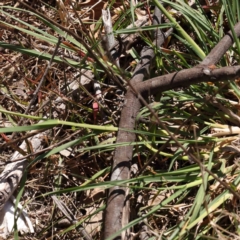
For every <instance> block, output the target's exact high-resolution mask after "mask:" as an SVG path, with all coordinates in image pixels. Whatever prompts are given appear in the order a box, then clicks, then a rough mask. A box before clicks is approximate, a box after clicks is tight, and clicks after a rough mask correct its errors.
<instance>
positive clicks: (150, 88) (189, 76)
mask: <svg viewBox="0 0 240 240" xmlns="http://www.w3.org/2000/svg"><path fill="white" fill-rule="evenodd" d="M238 77H240V66H232V67H223V68H219V69H213V70H211V69H210V68H208V67H204V66H199V67H195V68H191V69H185V70H182V71H179V72H175V73H170V74H167V75H164V76H159V77H156V78H152V79H149V80H147V81H145V82H142V83H139V85H138V86H137V87H136V91H137V92H139V93H141V94H142V95H143V96H144V95H148V94H149V93H151V94H156V93H159V92H163V91H167V90H170V89H174V88H179V87H188V86H189V85H191V84H196V83H200V82H219V81H227V80H233V79H235V78H238Z"/></svg>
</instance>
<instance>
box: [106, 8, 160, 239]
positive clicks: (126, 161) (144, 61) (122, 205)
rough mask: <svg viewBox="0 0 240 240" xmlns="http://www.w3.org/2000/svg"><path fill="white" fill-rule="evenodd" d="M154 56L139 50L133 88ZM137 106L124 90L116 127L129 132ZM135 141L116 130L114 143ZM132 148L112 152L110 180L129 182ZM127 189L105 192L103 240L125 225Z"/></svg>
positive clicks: (147, 50) (157, 16)
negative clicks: (139, 55) (139, 57)
mask: <svg viewBox="0 0 240 240" xmlns="http://www.w3.org/2000/svg"><path fill="white" fill-rule="evenodd" d="M160 22H161V12H160V11H159V10H157V11H156V12H155V22H154V24H159V23H160ZM156 35H157V37H158V38H157V39H158V42H157V43H159V44H160V45H161V44H162V43H163V42H164V40H165V36H164V34H163V33H162V32H160V31H159V30H157V31H156ZM153 57H154V50H153V49H152V48H150V47H145V48H143V50H142V52H141V61H140V62H139V64H138V65H137V67H136V70H135V72H134V74H133V78H132V79H131V81H130V83H131V85H133V86H136V85H138V84H139V83H140V82H141V81H143V79H144V77H146V76H147V75H148V73H149V67H150V64H151V60H152V58H153ZM140 107H141V103H140V101H139V100H138V98H137V97H136V95H135V94H134V92H133V91H132V90H131V89H129V90H128V91H127V94H126V97H125V101H124V106H123V109H122V113H121V118H120V124H119V128H124V129H129V130H132V129H134V127H135V119H136V116H137V113H138V112H139V110H140ZM132 141H135V134H134V133H131V132H126V131H123V130H119V132H118V136H117V141H116V142H117V143H120V142H132ZM132 153H133V146H124V147H118V148H116V150H115V154H114V157H113V166H112V175H111V181H115V180H123V179H129V177H130V167H131V160H132ZM127 195H128V189H127V188H124V187H119V186H115V187H113V188H111V189H110V190H109V195H108V200H107V208H106V212H105V221H104V239H107V238H108V237H110V236H111V235H112V234H114V233H116V232H117V231H119V230H120V229H121V228H122V227H123V226H125V225H126V224H127V223H128V221H129V219H128V216H129V204H128V200H127ZM128 238H129V236H128V234H127V233H126V232H123V233H122V236H121V235H119V236H117V237H116V238H115V239H128Z"/></svg>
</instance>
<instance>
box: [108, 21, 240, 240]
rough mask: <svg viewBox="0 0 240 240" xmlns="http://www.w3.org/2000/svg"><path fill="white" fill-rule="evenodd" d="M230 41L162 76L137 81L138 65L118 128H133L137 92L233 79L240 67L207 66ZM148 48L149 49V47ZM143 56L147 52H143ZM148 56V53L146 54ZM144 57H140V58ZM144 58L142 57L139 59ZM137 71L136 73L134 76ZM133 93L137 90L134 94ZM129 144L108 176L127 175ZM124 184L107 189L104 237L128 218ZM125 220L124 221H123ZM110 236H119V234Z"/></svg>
mask: <svg viewBox="0 0 240 240" xmlns="http://www.w3.org/2000/svg"><path fill="white" fill-rule="evenodd" d="M234 30H235V32H236V35H237V36H238V37H239V36H240V23H238V24H236V26H235V27H234ZM232 44H233V37H232V33H231V32H229V33H228V34H226V36H225V37H224V38H223V39H222V40H221V41H220V42H219V43H218V44H217V45H216V46H215V47H214V48H213V49H212V51H211V52H210V53H209V54H208V56H207V57H206V58H205V59H204V60H203V61H202V62H201V63H200V65H199V66H197V67H195V68H192V69H188V70H182V71H180V72H176V73H172V74H168V75H165V76H160V77H157V78H153V79H150V80H148V81H146V82H141V81H142V79H143V76H142V74H144V73H146V72H147V69H146V68H145V69H144V71H143V72H142V73H141V71H140V69H139V70H137V72H138V71H139V73H136V74H134V77H133V79H132V80H131V81H130V86H131V88H130V89H129V90H128V92H127V94H126V98H125V102H124V107H123V110H122V114H121V121H120V125H119V128H125V129H134V126H135V118H136V115H137V113H138V111H139V110H140V107H141V103H140V101H139V100H138V99H136V96H138V97H139V99H140V100H141V99H143V98H142V97H141V96H140V93H141V94H143V96H144V95H145V96H146V94H149V92H150V93H151V94H154V93H156V92H159V91H161V92H162V91H166V90H169V89H173V88H177V87H185V86H189V85H190V84H193V83H199V82H205V81H211V82H216V81H225V80H230V79H234V78H236V77H238V76H239V74H240V67H239V66H235V67H225V68H222V69H215V70H212V69H210V68H209V67H208V66H210V65H212V64H216V63H217V62H218V61H219V60H220V59H221V58H222V56H223V55H224V54H225V53H226V51H227V50H228V49H229V47H230V46H231V45H232ZM149 51H151V50H150V49H149ZM145 56H147V55H145ZM149 56H151V55H149ZM143 59H144V58H143ZM143 61H144V60H143ZM145 61H146V62H145V63H144V65H145V67H148V66H149V64H150V61H149V59H148V60H147V59H145ZM138 74H139V76H138ZM136 93H137V94H136ZM134 140H135V135H134V134H133V133H129V132H128V133H127V132H125V131H122V130H120V131H119V132H118V136H117V143H119V142H132V141H134ZM132 152H133V147H132V146H125V147H118V148H117V149H116V151H115V155H114V159H113V161H114V162H113V169H112V176H111V180H113V181H114V180H123V179H128V178H129V177H130V172H129V170H130V164H131V159H132ZM126 196H127V188H120V187H118V186H116V187H113V188H111V189H110V191H109V196H108V201H107V208H106V212H105V214H106V216H105V222H104V226H105V229H104V239H106V238H108V237H109V236H111V235H112V234H114V233H116V232H117V231H119V230H120V229H121V228H122V227H123V226H124V225H126V223H127V222H128V219H126V218H125V219H124V217H125V216H126V215H127V214H128V209H127V207H128V205H127V201H126ZM123 220H125V222H124V221H123ZM114 239H121V237H120V236H118V237H116V238H114ZM122 239H126V236H125V235H123V236H122Z"/></svg>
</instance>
